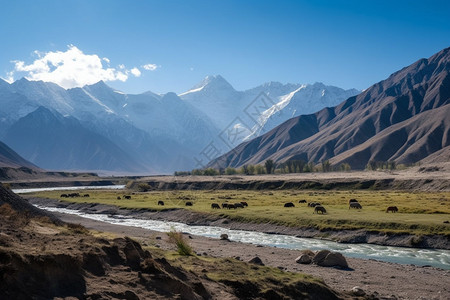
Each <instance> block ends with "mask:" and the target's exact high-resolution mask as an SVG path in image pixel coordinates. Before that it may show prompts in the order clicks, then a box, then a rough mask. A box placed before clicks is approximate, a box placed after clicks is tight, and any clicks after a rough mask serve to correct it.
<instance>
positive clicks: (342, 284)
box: [57, 213, 450, 300]
mask: <svg viewBox="0 0 450 300" xmlns="http://www.w3.org/2000/svg"><path fill="white" fill-rule="evenodd" d="M57 215H58V216H59V217H60V218H61V219H62V220H63V221H66V222H71V223H77V224H82V225H83V226H85V227H87V228H89V229H93V230H97V231H102V232H108V233H113V234H116V235H119V236H130V237H134V238H136V239H137V240H139V241H140V242H142V243H143V244H144V245H151V246H158V247H161V248H162V249H173V246H172V245H170V244H168V243H167V237H166V235H165V234H164V233H161V232H156V231H151V230H147V229H143V228H136V227H128V226H121V225H112V224H108V223H104V222H99V221H95V220H91V219H85V218H81V217H78V216H74V215H65V214H61V213H58V214H57ZM189 241H190V243H191V245H192V246H193V248H194V250H195V251H196V252H197V254H199V255H208V256H213V257H235V258H239V259H240V260H243V261H248V260H250V259H251V258H253V257H255V256H258V257H259V258H261V260H262V261H263V263H264V264H266V265H269V266H273V267H278V268H281V269H284V270H287V271H291V272H302V273H306V274H310V275H314V276H317V277H321V278H323V279H324V281H325V283H326V284H328V285H329V286H330V287H332V288H334V289H336V290H340V291H348V290H350V289H351V288H353V287H354V286H359V287H361V288H362V289H363V290H364V291H365V292H366V293H368V294H375V295H378V296H379V298H380V299H438V300H444V299H450V271H447V270H441V269H436V268H432V267H417V266H413V265H401V264H394V263H387V262H379V261H374V260H364V259H355V258H347V261H348V264H349V266H350V268H352V270H351V271H349V270H339V269H335V268H324V267H319V266H316V265H301V264H297V263H295V258H296V257H297V256H298V255H299V251H295V250H287V249H280V248H273V247H261V246H256V245H250V244H243V243H238V242H229V241H221V240H217V239H210V238H204V237H198V236H192V238H191V239H189Z"/></svg>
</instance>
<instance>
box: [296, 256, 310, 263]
mask: <svg viewBox="0 0 450 300" xmlns="http://www.w3.org/2000/svg"><path fill="white" fill-rule="evenodd" d="M295 262H296V263H298V264H310V263H311V262H312V259H311V256H309V255H306V254H302V255H300V256H299V257H297V258H296V259H295Z"/></svg>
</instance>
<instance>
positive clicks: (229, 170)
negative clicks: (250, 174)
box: [225, 167, 237, 175]
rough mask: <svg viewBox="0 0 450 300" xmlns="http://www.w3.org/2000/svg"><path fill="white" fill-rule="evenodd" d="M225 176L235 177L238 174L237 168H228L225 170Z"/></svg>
mask: <svg viewBox="0 0 450 300" xmlns="http://www.w3.org/2000/svg"><path fill="white" fill-rule="evenodd" d="M225 174H227V175H235V174H237V171H236V169H235V168H232V167H228V168H226V169H225Z"/></svg>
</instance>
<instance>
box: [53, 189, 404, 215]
mask: <svg viewBox="0 0 450 300" xmlns="http://www.w3.org/2000/svg"><path fill="white" fill-rule="evenodd" d="M60 197H61V198H76V197H90V195H89V194H83V195H81V194H80V193H70V194H61V196H60ZM121 199H122V198H121V197H120V196H117V200H121ZM123 199H128V200H129V199H131V196H130V195H123ZM298 203H306V204H307V205H308V207H312V208H314V212H313V214H319V213H321V214H326V213H327V210H326V209H325V207H323V206H322V205H321V204H320V203H319V202H307V201H306V200H305V199H301V200H299V201H298ZM158 205H161V206H164V201H162V200H159V201H158ZM185 205H186V206H193V205H194V203H193V202H192V201H187V202H185ZM244 207H248V203H247V202H245V201H241V202H236V203H228V202H225V203H222V209H225V208H226V209H237V208H244ZM284 207H295V204H294V203H293V202H286V203H284ZM351 208H353V209H362V205H361V204H360V203H359V202H358V200H356V199H350V200H349V201H348V209H351ZM211 209H221V206H220V205H219V204H218V203H212V204H211ZM389 212H392V213H396V212H398V207H397V206H389V207H388V208H387V209H386V213H389Z"/></svg>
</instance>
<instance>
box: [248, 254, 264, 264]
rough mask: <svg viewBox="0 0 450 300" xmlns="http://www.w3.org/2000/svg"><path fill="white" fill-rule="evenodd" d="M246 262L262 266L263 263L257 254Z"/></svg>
mask: <svg viewBox="0 0 450 300" xmlns="http://www.w3.org/2000/svg"><path fill="white" fill-rule="evenodd" d="M248 262H249V263H251V264H255V265H260V266H264V263H263V262H262V260H261V258H259V257H258V256H255V257H253V258H252V259H250V260H249V261H248Z"/></svg>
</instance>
